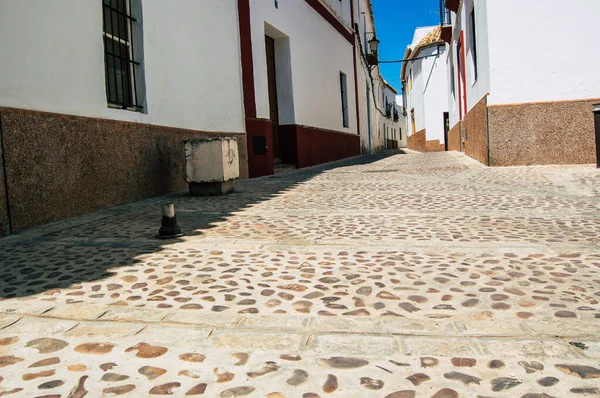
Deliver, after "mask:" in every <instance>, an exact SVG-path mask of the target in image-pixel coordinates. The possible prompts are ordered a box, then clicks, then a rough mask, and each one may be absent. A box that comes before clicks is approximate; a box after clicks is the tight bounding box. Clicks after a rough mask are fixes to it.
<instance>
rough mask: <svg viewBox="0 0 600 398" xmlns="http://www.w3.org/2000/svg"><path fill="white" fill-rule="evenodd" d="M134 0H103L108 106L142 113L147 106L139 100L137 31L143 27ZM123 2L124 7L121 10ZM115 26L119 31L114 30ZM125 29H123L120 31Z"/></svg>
mask: <svg viewBox="0 0 600 398" xmlns="http://www.w3.org/2000/svg"><path fill="white" fill-rule="evenodd" d="M132 1H133V0H102V39H103V40H102V41H103V47H104V73H105V86H106V101H107V104H108V107H109V108H113V109H123V110H129V111H136V112H143V111H144V106H143V105H142V101H140V92H141V91H142V90H141V88H140V87H139V86H141V84H139V83H140V81H139V79H140V78H141V75H142V71H141V70H140V69H141V63H140V62H139V61H138V60H136V56H137V51H136V47H137V45H136V44H135V38H136V32H135V30H136V29H138V28H140V27H139V26H138V25H139V24H140V21H139V18H136V17H135V16H134V15H133V5H132ZM135 1H139V0H135ZM113 3H114V4H113ZM113 5H114V6H113ZM120 5H122V6H123V8H124V9H120ZM136 5H137V4H136ZM139 9H141V6H140V7H139ZM134 24H135V25H134ZM108 27H110V29H109V28H108ZM115 27H116V28H117V30H118V31H117V32H115V31H114V30H115ZM122 28H124V32H121V29H122ZM115 33H117V35H115ZM109 43H110V45H109ZM115 47H116V48H117V50H115ZM117 65H118V67H117Z"/></svg>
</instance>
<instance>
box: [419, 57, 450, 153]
mask: <svg viewBox="0 0 600 398" xmlns="http://www.w3.org/2000/svg"><path fill="white" fill-rule="evenodd" d="M437 53H438V47H429V48H427V49H425V50H423V51H421V55H420V56H427V55H431V57H430V58H425V59H423V63H422V72H421V81H422V84H423V104H424V106H423V108H424V114H423V116H422V117H423V119H424V124H425V128H426V129H427V140H440V143H444V142H445V138H444V112H448V95H447V90H448V71H447V64H446V58H447V52H446V48H445V46H440V47H439V53H440V55H439V56H434V55H435V54H437Z"/></svg>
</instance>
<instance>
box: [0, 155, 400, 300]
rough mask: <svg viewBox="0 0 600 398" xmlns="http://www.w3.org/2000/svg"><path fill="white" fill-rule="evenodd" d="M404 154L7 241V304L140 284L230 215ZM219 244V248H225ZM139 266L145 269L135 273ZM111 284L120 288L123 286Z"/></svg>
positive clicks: (0, 287) (73, 222) (171, 198)
mask: <svg viewBox="0 0 600 398" xmlns="http://www.w3.org/2000/svg"><path fill="white" fill-rule="evenodd" d="M401 153H403V152H402V151H398V150H395V151H386V152H383V153H380V154H377V155H367V156H360V157H355V158H350V159H346V160H342V161H338V162H334V163H329V164H325V165H320V166H315V167H311V168H306V169H299V170H291V171H286V172H283V173H279V174H277V175H274V176H269V177H261V178H257V179H252V180H242V181H238V182H237V183H236V191H235V192H234V193H232V194H230V195H226V196H219V197H192V196H190V195H188V194H187V192H178V193H174V194H170V195H165V196H162V197H158V198H152V199H148V200H144V201H140V202H136V203H131V204H127V205H122V206H118V207H114V208H110V209H105V210H101V211H98V212H95V213H91V214H88V215H84V216H81V217H76V218H73V219H69V220H65V221H61V222H57V223H53V224H49V225H46V226H43V227H39V228H34V229H31V230H28V231H25V232H23V233H21V234H17V235H13V236H10V237H7V238H4V239H1V240H0V303H1V302H2V301H7V300H12V299H17V298H26V297H30V296H36V295H42V296H44V297H46V296H47V300H49V301H52V296H54V295H55V294H57V293H60V291H61V289H67V288H68V289H69V292H70V293H67V296H69V295H72V296H71V297H69V298H67V303H77V302H81V300H82V297H80V296H82V295H83V294H80V293H78V291H77V289H78V288H79V287H80V284H81V283H93V282H94V281H98V282H99V283H100V282H101V281H105V280H106V279H109V278H111V279H112V278H113V277H114V276H115V275H116V274H117V273H118V270H119V268H127V271H126V272H131V273H132V274H131V275H132V276H131V280H133V278H134V275H135V273H136V272H148V270H150V269H152V268H153V266H156V267H161V266H159V265H157V264H155V261H159V260H164V259H165V252H168V251H173V250H176V249H177V245H175V244H177V243H186V244H187V245H193V244H194V243H197V242H199V243H200V244H202V243H203V241H198V240H194V239H190V238H193V237H198V236H202V235H207V234H209V233H210V231H211V230H212V229H214V228H215V227H216V226H219V225H223V223H227V222H228V220H229V218H230V217H233V216H235V215H236V214H239V213H240V212H244V211H248V210H250V209H252V208H253V207H256V206H258V205H260V204H261V203H263V202H266V201H269V200H271V199H273V198H276V197H278V196H280V195H282V194H285V193H286V192H288V191H290V190H293V189H295V188H297V187H299V186H301V185H302V184H304V183H305V182H307V181H310V180H311V179H313V178H315V177H316V176H319V175H320V174H323V173H326V172H328V171H331V170H334V169H340V168H344V167H353V166H360V165H369V164H371V163H373V162H377V161H380V160H382V159H385V158H387V157H390V156H393V155H397V154H401ZM164 202H173V203H174V204H175V208H176V211H177V217H178V221H179V224H180V226H181V227H182V228H183V230H184V232H185V233H186V236H184V237H182V238H179V239H173V240H167V241H163V240H159V239H156V235H157V233H158V229H159V228H160V220H161V212H160V204H162V203H164ZM255 211H260V209H255ZM244 238H245V237H243V236H241V235H240V236H236V231H235V228H233V229H232V230H231V231H230V232H229V233H228V236H227V237H226V238H224V239H226V240H227V242H228V243H232V242H234V241H235V240H237V239H244ZM214 243H215V247H218V245H219V243H218V242H217V241H215V242H214ZM186 247H187V246H186ZM192 260H193V259H187V260H184V261H189V263H190V264H189V267H188V268H195V266H193V265H192V264H193V261H192ZM178 261H181V260H178ZM137 265H140V266H142V267H143V268H144V269H143V270H138V269H136V268H135V267H136V266H137ZM162 267H163V268H168V266H162ZM125 278H127V277H125ZM121 279H123V277H121ZM110 282H111V284H113V285H115V289H117V287H116V286H118V284H119V282H118V281H115V283H112V282H113V281H112V280H111V281H110ZM111 284H109V285H108V290H109V291H108V292H107V291H102V292H100V291H98V292H97V296H98V297H100V296H105V297H112V295H111V293H110V286H111ZM134 286H135V285H134ZM94 289H98V290H99V289H100V288H99V287H98V288H97V287H96V286H92V291H94ZM0 310H1V308H0Z"/></svg>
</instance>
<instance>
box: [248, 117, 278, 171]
mask: <svg viewBox="0 0 600 398" xmlns="http://www.w3.org/2000/svg"><path fill="white" fill-rule="evenodd" d="M246 135H247V137H248V171H249V174H250V178H254V177H262V176H269V175H272V174H273V127H272V125H271V121H270V120H268V119H253V118H246ZM255 139H258V141H263V142H264V143H266V151H265V153H260V152H262V151H257V149H259V148H256V147H255V146H256V145H255V143H254V140H255ZM259 146H260V145H259Z"/></svg>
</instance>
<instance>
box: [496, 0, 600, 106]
mask: <svg viewBox="0 0 600 398" xmlns="http://www.w3.org/2000/svg"><path fill="white" fill-rule="evenodd" d="M487 3H488V18H489V49H490V50H489V51H490V73H491V95H490V98H489V103H490V104H510V103H524V102H543V101H557V100H573V99H588V98H589V99H591V98H597V97H598V96H599V95H600V94H599V93H600V78H599V73H598V65H600V52H599V51H595V49H594V47H593V46H591V45H592V43H593V42H594V38H596V37H597V36H598V26H599V23H598V15H599V13H600V3H599V2H598V0H577V1H573V2H565V1H563V0H527V1H522V0H488V1H487Z"/></svg>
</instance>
